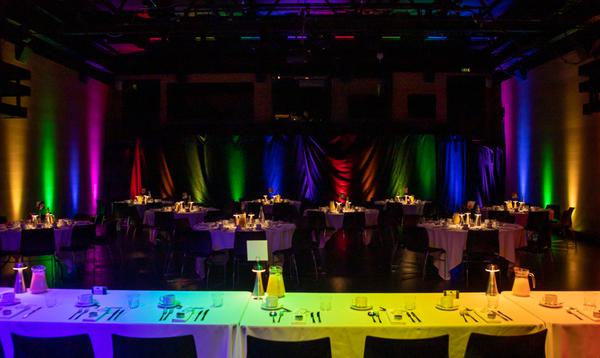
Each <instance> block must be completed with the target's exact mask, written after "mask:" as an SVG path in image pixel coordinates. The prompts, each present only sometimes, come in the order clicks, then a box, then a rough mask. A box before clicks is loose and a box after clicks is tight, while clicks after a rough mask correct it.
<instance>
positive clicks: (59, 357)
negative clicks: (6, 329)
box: [11, 333, 94, 358]
mask: <svg viewBox="0 0 600 358" xmlns="http://www.w3.org/2000/svg"><path fill="white" fill-rule="evenodd" d="M11 336H12V342H13V346H14V356H15V358H26V357H48V358H64V357H82V358H87V357H89V358H91V357H94V350H93V348H92V341H91V340H90V336H88V335H87V334H78V335H75V336H63V337H52V338H49V337H29V336H22V335H19V334H16V333H11Z"/></svg>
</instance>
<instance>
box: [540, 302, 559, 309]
mask: <svg viewBox="0 0 600 358" xmlns="http://www.w3.org/2000/svg"><path fill="white" fill-rule="evenodd" d="M540 306H543V307H547V308H562V306H563V303H562V302H558V303H557V304H555V305H552V304H548V303H544V302H542V301H540Z"/></svg>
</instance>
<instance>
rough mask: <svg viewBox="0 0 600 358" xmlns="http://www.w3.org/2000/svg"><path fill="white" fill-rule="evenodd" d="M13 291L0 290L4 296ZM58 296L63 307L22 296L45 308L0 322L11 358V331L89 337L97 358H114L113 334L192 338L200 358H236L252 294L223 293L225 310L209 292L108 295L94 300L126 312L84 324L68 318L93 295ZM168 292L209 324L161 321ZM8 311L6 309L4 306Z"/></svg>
mask: <svg viewBox="0 0 600 358" xmlns="http://www.w3.org/2000/svg"><path fill="white" fill-rule="evenodd" d="M8 290H10V289H8V288H6V289H0V292H5V291H8ZM51 293H52V294H55V295H56V296H57V302H58V304H57V305H56V306H55V307H51V308H47V307H46V305H45V299H44V294H41V295H33V294H30V293H25V294H20V295H17V297H19V298H20V299H21V300H22V304H27V305H35V306H36V307H37V306H42V309H40V310H39V311H37V312H35V313H33V314H32V315H31V316H30V317H27V318H22V317H23V315H24V314H25V313H23V314H20V315H18V316H17V317H14V318H11V319H1V318H0V340H1V341H2V345H3V347H4V350H5V354H6V356H7V357H12V356H13V345H12V340H11V337H10V332H14V333H17V334H21V335H26V336H37V337H57V336H68V335H75V334H88V335H89V336H90V338H91V341H92V345H93V348H94V353H95V356H96V357H112V334H119V335H124V336H133V337H171V336H180V335H190V334H191V335H193V336H194V340H195V343H196V350H197V353H198V357H231V356H233V349H234V342H235V335H236V332H237V325H238V323H239V321H240V317H242V315H243V313H244V310H245V309H246V305H247V303H248V300H249V297H250V293H249V292H223V295H224V296H223V306H222V307H218V308H215V307H211V304H212V298H211V292H207V291H177V292H165V291H116V290H112V291H109V294H107V295H98V296H94V298H95V299H96V300H97V301H98V303H99V304H100V305H101V307H123V308H125V309H126V312H125V313H124V314H122V315H121V316H119V319H118V321H106V319H102V320H100V321H98V322H84V321H82V319H83V317H82V318H80V319H78V320H69V319H68V318H69V317H70V316H71V315H72V314H73V313H75V312H77V310H78V308H76V307H75V306H74V305H75V303H76V302H77V296H78V295H81V294H84V293H90V291H89V290H62V289H52V290H51ZM131 293H139V294H140V307H139V308H136V309H129V308H128V303H127V296H128V295H129V294H131ZM168 293H174V294H176V297H177V299H178V300H179V301H180V302H181V305H182V306H183V307H204V308H209V309H210V311H209V313H208V314H207V315H206V317H205V320H204V321H200V320H198V321H196V322H193V321H192V320H190V321H188V322H183V323H174V322H172V321H171V318H174V314H172V315H171V317H170V318H169V319H168V320H167V321H159V319H160V317H161V314H162V309H160V308H158V307H157V304H158V300H159V297H160V296H162V295H165V294H168ZM2 308H4V307H2Z"/></svg>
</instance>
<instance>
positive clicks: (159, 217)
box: [154, 210, 175, 232]
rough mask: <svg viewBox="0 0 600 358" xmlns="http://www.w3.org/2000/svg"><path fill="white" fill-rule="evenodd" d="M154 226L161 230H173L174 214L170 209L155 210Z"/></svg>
mask: <svg viewBox="0 0 600 358" xmlns="http://www.w3.org/2000/svg"><path fill="white" fill-rule="evenodd" d="M154 227H155V228H157V229H158V230H161V231H167V232H171V231H173V230H174V229H175V214H174V213H173V212H172V211H161V210H158V211H155V212H154Z"/></svg>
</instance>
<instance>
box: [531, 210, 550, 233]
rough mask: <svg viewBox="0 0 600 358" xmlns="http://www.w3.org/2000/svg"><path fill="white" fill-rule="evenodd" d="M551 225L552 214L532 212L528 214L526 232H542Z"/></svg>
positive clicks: (544, 211)
mask: <svg viewBox="0 0 600 358" xmlns="http://www.w3.org/2000/svg"><path fill="white" fill-rule="evenodd" d="M549 224H550V212H549V211H548V210H540V211H530V212H529V213H528V214H527V225H526V226H525V230H528V231H540V230H543V229H545V228H547V227H548V225H549Z"/></svg>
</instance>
